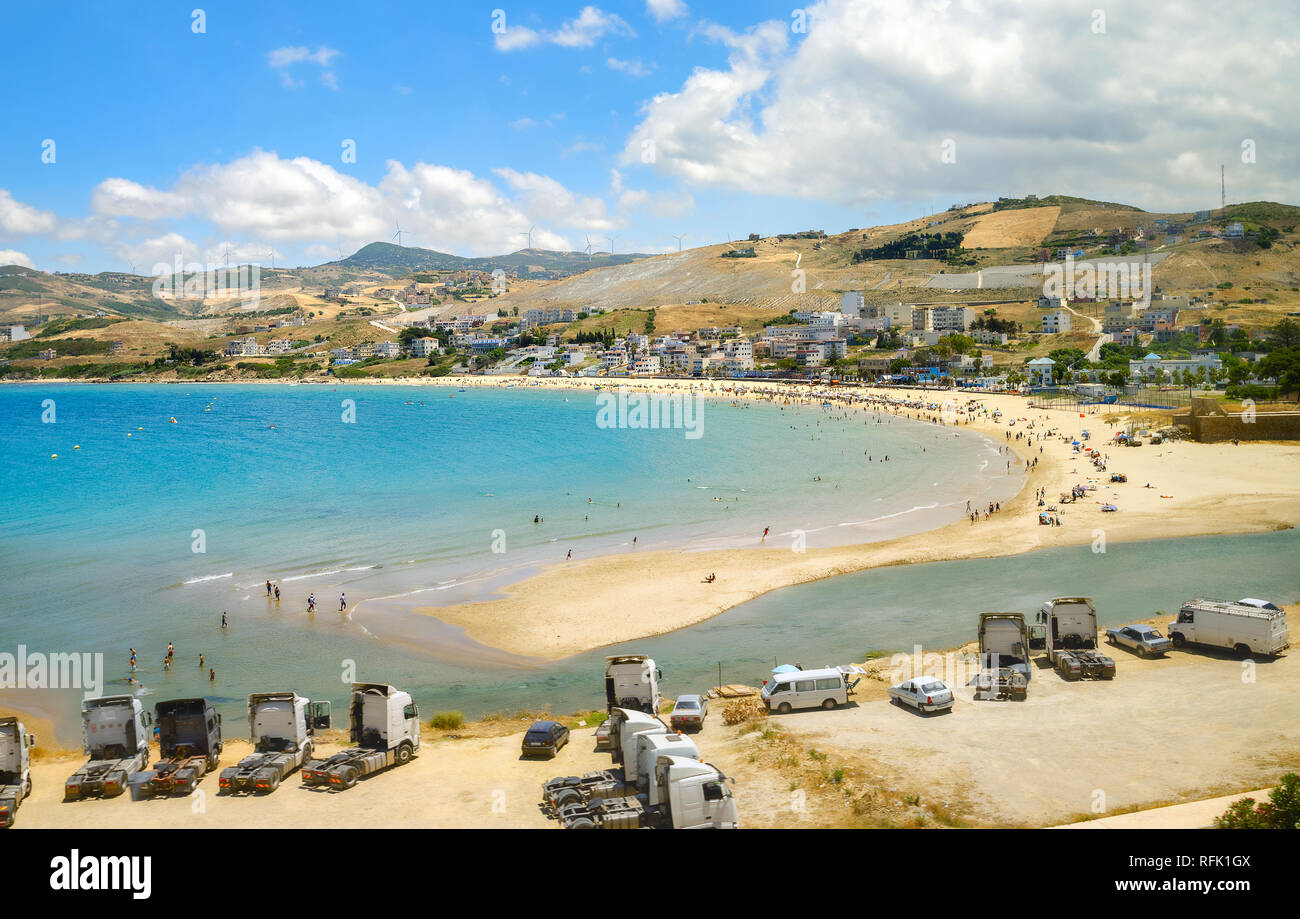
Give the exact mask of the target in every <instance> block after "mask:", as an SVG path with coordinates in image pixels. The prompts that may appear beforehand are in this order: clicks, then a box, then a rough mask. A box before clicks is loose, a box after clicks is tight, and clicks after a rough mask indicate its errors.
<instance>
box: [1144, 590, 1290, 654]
mask: <svg viewBox="0 0 1300 919" xmlns="http://www.w3.org/2000/svg"><path fill="white" fill-rule="evenodd" d="M1169 638H1170V640H1171V641H1173V643H1174V647H1175V648H1181V647H1183V646H1185V645H1188V644H1197V645H1210V646H1213V647H1216V648H1229V649H1231V650H1233V651H1236V652H1237V653H1238V654H1240V655H1241V656H1242V657H1249V656H1250V655H1252V654H1263V655H1266V656H1272V655H1274V654H1278V653H1280V652H1282V651H1285V650H1286V649H1287V647H1288V646H1289V642H1290V639H1289V638H1288V636H1287V627H1286V613H1285V612H1284V611H1283V610H1280V609H1278V608H1277V606H1276V605H1274V604H1272V603H1268V602H1267V601H1264V600H1255V599H1253V598H1249V597H1248V598H1246V599H1245V600H1239V601H1237V602H1236V603H1229V602H1226V601H1223V600H1189V601H1187V602H1186V603H1184V604H1183V606H1182V608H1181V609H1180V610H1179V611H1178V618H1177V619H1176V620H1174V621H1173V622H1171V623H1170V624H1169Z"/></svg>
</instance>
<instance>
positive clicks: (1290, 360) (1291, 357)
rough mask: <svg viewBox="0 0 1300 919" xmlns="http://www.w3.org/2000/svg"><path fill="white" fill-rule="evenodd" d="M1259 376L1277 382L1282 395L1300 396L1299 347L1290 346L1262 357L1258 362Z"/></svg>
mask: <svg viewBox="0 0 1300 919" xmlns="http://www.w3.org/2000/svg"><path fill="white" fill-rule="evenodd" d="M1259 372H1260V375H1261V376H1266V377H1273V378H1275V379H1276V380H1277V388H1278V390H1279V391H1280V392H1282V393H1291V392H1293V393H1298V394H1300V345H1292V346H1290V347H1289V348H1283V349H1281V350H1280V351H1274V352H1273V353H1272V354H1269V355H1268V356H1266V357H1264V358H1263V359H1261V360H1260V362H1259Z"/></svg>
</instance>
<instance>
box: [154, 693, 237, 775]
mask: <svg viewBox="0 0 1300 919" xmlns="http://www.w3.org/2000/svg"><path fill="white" fill-rule="evenodd" d="M154 721H155V722H157V725H158V748H159V756H160V757H161V759H160V760H159V761H158V762H156V763H154V767H153V775H152V776H150V777H149V778H148V779H146V780H145V781H144V782H143V783H141V785H140V795H141V797H145V798H152V797H154V796H155V795H188V794H189V793H190V792H192V791H193V790H194V789H195V788H196V787H197V786H198V784H199V782H200V781H201V780H202V779H203V776H205V775H207V774H208V773H209V772H211V771H212V770H213V769H216V768H217V764H218V762H220V760H221V716H220V715H218V714H217V712H216V710H215V709H213V707H212V703H211V702H209V701H208V700H207V699H172V700H170V701H167V702H159V703H158V704H157V705H155V706H154Z"/></svg>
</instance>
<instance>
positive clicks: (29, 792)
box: [23, 775, 32, 798]
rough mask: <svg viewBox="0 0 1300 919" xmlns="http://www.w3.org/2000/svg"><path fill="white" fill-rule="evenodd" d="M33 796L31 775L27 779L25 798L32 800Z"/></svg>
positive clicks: (24, 787)
mask: <svg viewBox="0 0 1300 919" xmlns="http://www.w3.org/2000/svg"><path fill="white" fill-rule="evenodd" d="M31 796H32V777H31V776H30V775H29V776H28V777H27V784H26V785H25V786H23V797H24V798H30V797H31Z"/></svg>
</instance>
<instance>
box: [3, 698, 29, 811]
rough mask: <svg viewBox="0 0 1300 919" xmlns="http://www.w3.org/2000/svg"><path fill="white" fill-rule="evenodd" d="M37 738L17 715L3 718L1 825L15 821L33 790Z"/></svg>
mask: <svg viewBox="0 0 1300 919" xmlns="http://www.w3.org/2000/svg"><path fill="white" fill-rule="evenodd" d="M34 746H36V738H35V737H34V736H33V735H31V734H28V733H27V729H26V728H25V727H23V723H22V722H21V721H19V720H18V719H17V718H14V717H6V718H0V829H6V828H8V827H11V826H13V825H14V819H15V817H16V816H17V814H18V808H19V807H20V806H21V805H22V803H23V801H24V799H26V798H29V797H31V794H32V747H34Z"/></svg>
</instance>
